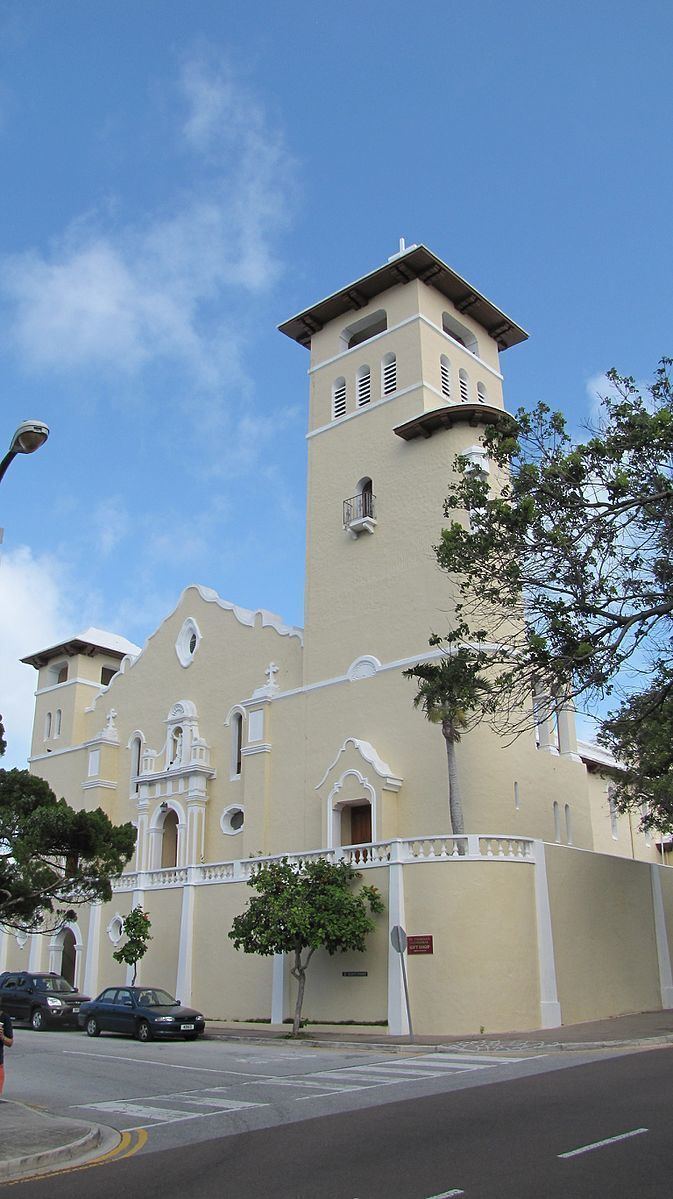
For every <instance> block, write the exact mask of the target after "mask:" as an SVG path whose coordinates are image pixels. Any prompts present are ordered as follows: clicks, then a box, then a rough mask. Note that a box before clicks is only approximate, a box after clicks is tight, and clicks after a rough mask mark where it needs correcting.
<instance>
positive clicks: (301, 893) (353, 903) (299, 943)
mask: <svg viewBox="0 0 673 1199" xmlns="http://www.w3.org/2000/svg"><path fill="white" fill-rule="evenodd" d="M360 878H361V875H360V874H359V873H358V871H357V870H354V869H353V867H352V866H350V865H349V864H348V863H347V862H328V861H327V860H326V859H324V858H316V859H312V860H306V861H304V862H303V863H302V864H301V865H300V866H297V865H295V864H293V863H291V862H289V861H288V860H287V858H282V859H279V860H277V861H273V862H267V863H264V864H263V865H260V866H259V867H258V868H257V870H255V872H254V874H253V875H252V878H251V879H250V880H249V883H248V886H250V887H251V888H252V889H253V890H254V891H256V892H257V894H256V895H255V896H253V898H252V899H250V900H249V901H248V906H247V908H246V910H245V911H244V912H243V913H241V915H240V916H236V917H235V918H234V921H233V923H232V927H231V931H230V933H229V937H230V938H231V940H232V941H233V942H234V945H235V946H236V949H242V950H243V951H244V953H259V954H263V955H265V956H270V955H271V954H275V953H292V954H294V966H293V969H292V974H293V975H294V976H295V978H296V979H297V980H298V982H299V988H298V997H297V1008H296V1010H295V1019H294V1028H293V1032H294V1034H295V1035H296V1034H297V1032H298V1031H299V1027H300V1022H301V1006H302V1001H303V994H304V983H305V977H306V968H307V966H308V964H309V962H310V960H311V957H312V956H313V954H314V952H315V951H316V949H326V950H327V952H328V953H329V954H335V953H346V952H347V951H349V950H356V951H359V952H362V951H363V950H364V948H365V942H366V938H367V935H368V933H370V932H371V930H372V929H373V927H374V921H373V920H372V915H377V914H378V913H380V912H382V911H383V901H382V899H381V896H380V894H379V891H378V890H377V888H376V887H372V886H364V887H361V888H360V890H359V891H358V892H354V891H353V890H352V884H353V883H354V882H355V881H356V880H357V879H360ZM304 952H305V953H306V956H305V958H303V959H302V953H304Z"/></svg>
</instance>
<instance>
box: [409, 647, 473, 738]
mask: <svg viewBox="0 0 673 1199" xmlns="http://www.w3.org/2000/svg"><path fill="white" fill-rule="evenodd" d="M461 631H463V632H465V631H466V629H465V627H464V626H463V628H462V630H461ZM437 642H438V638H433V639H432V641H431V644H437ZM488 664H489V655H488V654H487V653H486V652H485V651H484V650H478V649H475V650H471V649H466V648H465V647H460V648H456V647H455V646H452V647H451V648H450V650H449V651H448V652H447V654H446V656H445V657H443V658H440V659H439V660H438V661H432V662H420V663H419V664H418V666H411V667H409V669H408V670H404V671H402V673H403V675H404V677H405V678H406V679H415V680H416V681H417V682H418V691H417V692H416V695H415V696H414V707H415V708H421V709H422V711H423V712H425V715H426V716H427V718H428V720H429V721H430V722H431V723H432V724H441V726H442V732H443V733H444V736H445V737H446V738H447V739H450V740H451V741H454V742H455V741H460V738H461V735H462V733H463V732H464V731H465V730H466V729H468V728H469V727H470V725H471V723H472V722H473V721H475V720H478V719H480V718H481V714H482V713H483V712H485V711H488V712H490V711H492V710H493V709H494V708H495V699H494V695H493V688H492V686H491V683H490V682H489V680H488V678H487V677H486V675H485V674H484V673H483V672H484V668H485V667H486V666H487V665H488Z"/></svg>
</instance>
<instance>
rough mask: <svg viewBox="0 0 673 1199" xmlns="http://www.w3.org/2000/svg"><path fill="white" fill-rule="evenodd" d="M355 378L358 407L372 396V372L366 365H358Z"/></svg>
mask: <svg viewBox="0 0 673 1199" xmlns="http://www.w3.org/2000/svg"><path fill="white" fill-rule="evenodd" d="M355 378H356V396H357V405H358V408H364V406H365V404H368V403H369V401H370V400H371V398H372V373H371V371H370V369H369V367H368V366H360V367H358V372H357V375H356V376H355Z"/></svg>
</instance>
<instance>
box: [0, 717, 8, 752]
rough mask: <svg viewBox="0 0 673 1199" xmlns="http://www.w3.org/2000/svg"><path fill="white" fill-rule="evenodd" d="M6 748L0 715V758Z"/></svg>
mask: <svg viewBox="0 0 673 1199" xmlns="http://www.w3.org/2000/svg"><path fill="white" fill-rule="evenodd" d="M6 749H7V742H6V740H5V726H4V724H3V721H2V716H0V758H2V757H3V756H4V753H5V750H6Z"/></svg>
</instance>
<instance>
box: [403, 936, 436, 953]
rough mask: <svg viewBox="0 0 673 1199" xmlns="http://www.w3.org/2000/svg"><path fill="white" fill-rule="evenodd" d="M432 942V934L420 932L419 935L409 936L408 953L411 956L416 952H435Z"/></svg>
mask: <svg viewBox="0 0 673 1199" xmlns="http://www.w3.org/2000/svg"><path fill="white" fill-rule="evenodd" d="M434 952H435V951H434V948H433V944H432V934H430V933H420V934H418V935H417V936H414V937H412V936H411V935H410V936H408V937H407V953H408V954H409V956H411V955H412V954H414V953H434Z"/></svg>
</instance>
